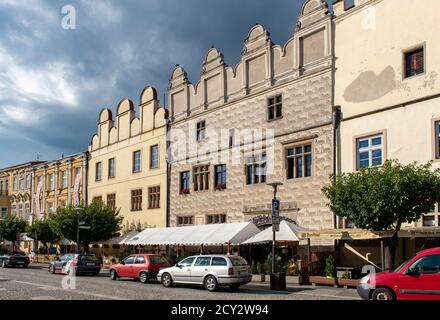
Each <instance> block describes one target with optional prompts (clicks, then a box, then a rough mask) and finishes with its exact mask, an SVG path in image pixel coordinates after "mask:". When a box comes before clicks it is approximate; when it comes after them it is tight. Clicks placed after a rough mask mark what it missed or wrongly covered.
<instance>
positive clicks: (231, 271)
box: [228, 268, 234, 276]
mask: <svg viewBox="0 0 440 320" xmlns="http://www.w3.org/2000/svg"><path fill="white" fill-rule="evenodd" d="M228 275H230V276H233V275H234V268H229V270H228Z"/></svg>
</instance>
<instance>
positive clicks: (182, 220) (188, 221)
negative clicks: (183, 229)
mask: <svg viewBox="0 0 440 320" xmlns="http://www.w3.org/2000/svg"><path fill="white" fill-rule="evenodd" d="M177 225H178V226H192V225H194V217H193V216H188V217H178V218H177Z"/></svg>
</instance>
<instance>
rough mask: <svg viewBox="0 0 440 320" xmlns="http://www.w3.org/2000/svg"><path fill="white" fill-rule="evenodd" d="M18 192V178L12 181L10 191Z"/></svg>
mask: <svg viewBox="0 0 440 320" xmlns="http://www.w3.org/2000/svg"><path fill="white" fill-rule="evenodd" d="M17 190H18V178H17V177H14V179H13V180H12V191H17Z"/></svg>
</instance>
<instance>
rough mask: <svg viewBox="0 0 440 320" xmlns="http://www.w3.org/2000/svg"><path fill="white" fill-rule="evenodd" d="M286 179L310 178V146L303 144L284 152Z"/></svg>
mask: <svg viewBox="0 0 440 320" xmlns="http://www.w3.org/2000/svg"><path fill="white" fill-rule="evenodd" d="M286 166H287V179H299V178H304V177H311V176H312V145H311V144H305V145H300V146H295V147H292V148H288V149H287V150H286Z"/></svg>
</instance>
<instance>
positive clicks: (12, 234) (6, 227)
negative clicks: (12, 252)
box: [0, 214, 26, 241]
mask: <svg viewBox="0 0 440 320" xmlns="http://www.w3.org/2000/svg"><path fill="white" fill-rule="evenodd" d="M0 228H1V238H2V239H5V240H8V241H17V237H18V235H19V234H20V233H23V232H24V231H25V229H26V221H24V220H23V219H19V218H18V217H17V216H15V215H12V214H9V215H7V216H6V217H5V219H4V220H2V221H0Z"/></svg>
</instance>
